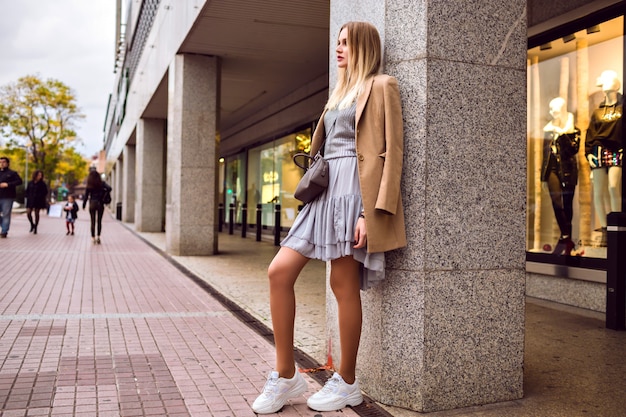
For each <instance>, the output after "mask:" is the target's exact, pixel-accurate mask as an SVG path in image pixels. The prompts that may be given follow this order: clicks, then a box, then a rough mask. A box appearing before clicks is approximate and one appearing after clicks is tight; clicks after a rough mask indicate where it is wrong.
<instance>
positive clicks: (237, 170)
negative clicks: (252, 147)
mask: <svg viewBox="0 0 626 417" xmlns="http://www.w3.org/2000/svg"><path fill="white" fill-rule="evenodd" d="M245 178H246V154H245V152H242V153H239V154H237V155H235V156H233V157H230V158H228V159H227V160H226V181H225V212H224V217H225V220H226V222H230V220H231V219H230V205H231V204H233V208H234V211H233V220H234V223H235V224H241V221H242V219H241V208H242V204H243V203H244V201H245V194H244V190H245V187H244V183H243V181H244V180H245Z"/></svg>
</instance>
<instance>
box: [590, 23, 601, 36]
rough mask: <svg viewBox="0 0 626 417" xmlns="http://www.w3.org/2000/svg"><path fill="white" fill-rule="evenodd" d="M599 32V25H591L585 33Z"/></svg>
mask: <svg viewBox="0 0 626 417" xmlns="http://www.w3.org/2000/svg"><path fill="white" fill-rule="evenodd" d="M598 32H600V25H593V26H591V27H588V28H587V35H591V34H592V33H598Z"/></svg>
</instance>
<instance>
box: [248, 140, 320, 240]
mask: <svg viewBox="0 0 626 417" xmlns="http://www.w3.org/2000/svg"><path fill="white" fill-rule="evenodd" d="M310 146H311V130H310V129H305V130H303V131H300V132H296V133H293V134H290V135H287V136H284V137H282V138H280V139H277V140H274V141H272V142H268V143H266V144H264V145H261V146H259V147H256V148H252V149H250V150H249V152H248V178H247V184H248V185H247V187H248V192H247V203H248V223H249V224H256V206H257V204H261V213H262V215H261V223H262V226H273V225H274V206H275V205H276V204H280V205H281V226H282V227H287V228H288V227H291V225H292V224H293V222H294V220H295V218H296V215H297V214H298V211H299V206H300V204H302V203H301V202H300V201H299V200H297V199H296V198H295V197H294V196H293V193H294V191H295V189H296V185H297V184H298V181H300V178H302V174H303V173H302V170H301V169H300V168H298V167H297V166H296V165H295V164H294V162H293V159H292V158H293V155H294V154H295V153H297V152H308V151H309V150H310V149H309V148H310Z"/></svg>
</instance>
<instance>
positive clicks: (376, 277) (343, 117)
mask: <svg viewBox="0 0 626 417" xmlns="http://www.w3.org/2000/svg"><path fill="white" fill-rule="evenodd" d="M355 116H356V103H354V104H353V105H352V106H351V107H350V108H347V109H343V110H329V111H327V112H326V114H325V115H324V127H325V129H326V132H325V133H326V142H325V143H324V158H325V159H326V160H328V165H329V174H330V177H329V184H328V189H326V190H325V191H324V192H323V193H322V194H320V195H319V196H318V197H317V198H316V199H315V200H313V201H311V202H310V203H308V204H306V205H305V206H304V207H303V209H302V211H300V213H299V214H298V216H297V217H296V220H295V222H294V224H293V226H292V227H291V229H290V231H289V234H288V235H287V237H286V238H285V239H284V240H283V241H282V242H281V246H285V247H288V248H291V249H293V250H295V251H296V252H299V253H301V254H302V255H304V256H306V257H307V258H315V259H320V260H322V261H330V260H333V259H338V258H341V257H344V256H348V255H352V256H353V257H354V259H356V260H357V261H359V262H360V263H361V265H362V267H361V289H367V288H370V287H372V286H374V285H375V284H376V283H378V282H379V281H381V280H382V279H384V277H385V254H384V253H383V252H379V253H367V251H366V248H360V249H354V230H355V226H356V223H357V221H358V219H359V214H360V213H361V210H362V208H363V205H362V202H361V189H360V186H359V175H358V168H357V159H356V148H355V143H354V138H355V128H354V124H355Z"/></svg>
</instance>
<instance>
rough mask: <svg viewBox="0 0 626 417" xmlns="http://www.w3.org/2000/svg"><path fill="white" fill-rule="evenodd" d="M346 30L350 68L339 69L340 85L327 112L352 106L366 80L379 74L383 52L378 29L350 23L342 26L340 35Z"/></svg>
mask: <svg viewBox="0 0 626 417" xmlns="http://www.w3.org/2000/svg"><path fill="white" fill-rule="evenodd" d="M344 28H345V29H347V30H348V33H347V46H348V52H349V59H348V67H347V68H339V71H338V73H337V84H335V88H334V89H333V91H332V93H331V95H330V98H329V99H328V102H327V103H326V107H325V108H326V109H344V108H347V107H350V105H351V104H352V102H353V101H355V100H356V98H357V96H358V95H359V93H360V92H361V90H362V89H363V86H364V85H365V83H366V81H367V80H368V79H369V78H370V77H373V76H374V75H376V74H378V72H379V71H380V66H381V62H382V51H381V43H380V36H379V34H378V30H376V27H374V25H372V24H371V23H368V22H348V23H345V24H344V25H343V26H341V28H340V29H339V33H341V31H342V30H343V29H344Z"/></svg>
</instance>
